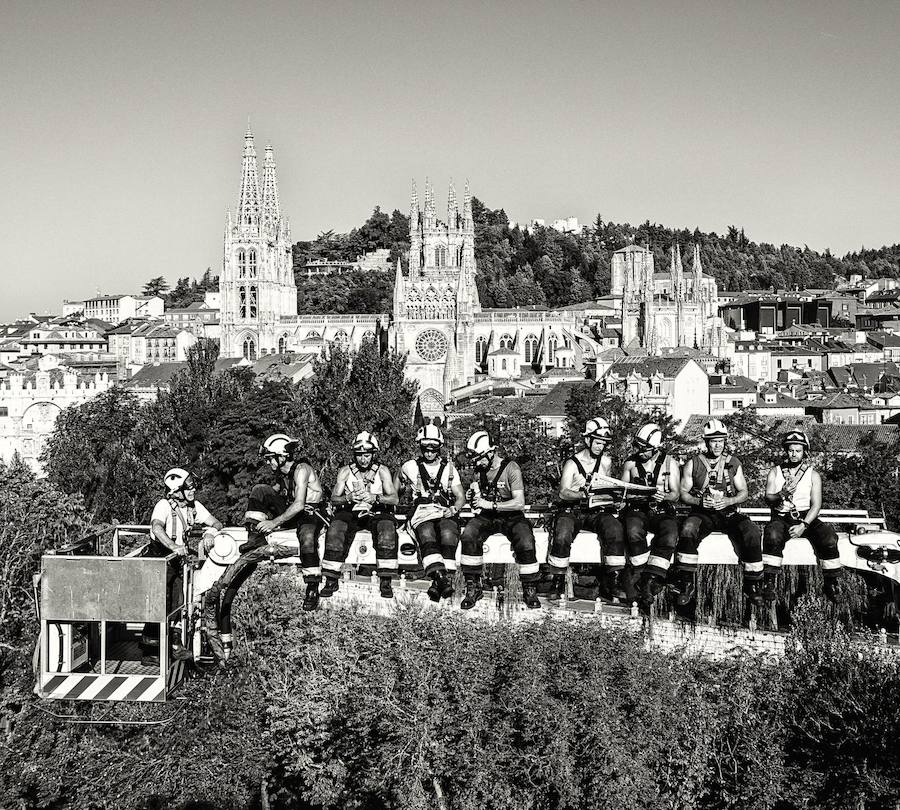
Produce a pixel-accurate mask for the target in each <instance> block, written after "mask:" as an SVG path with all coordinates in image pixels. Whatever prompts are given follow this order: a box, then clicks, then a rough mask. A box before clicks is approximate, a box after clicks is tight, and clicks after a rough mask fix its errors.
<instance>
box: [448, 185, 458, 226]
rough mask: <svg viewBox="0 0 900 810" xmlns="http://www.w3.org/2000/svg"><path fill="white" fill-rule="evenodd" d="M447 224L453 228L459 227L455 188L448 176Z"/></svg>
mask: <svg viewBox="0 0 900 810" xmlns="http://www.w3.org/2000/svg"><path fill="white" fill-rule="evenodd" d="M447 226H448V227H449V228H453V229H454V230H455V229H456V228H458V227H459V207H458V206H457V205H456V188H455V186H454V185H453V178H452V177H451V178H450V191H449V192H448V194H447Z"/></svg>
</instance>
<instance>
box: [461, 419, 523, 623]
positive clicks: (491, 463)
mask: <svg viewBox="0 0 900 810" xmlns="http://www.w3.org/2000/svg"><path fill="white" fill-rule="evenodd" d="M466 457H467V458H468V459H469V460H470V461H471V462H472V463H473V465H474V468H475V480H474V481H473V482H472V483H471V484H470V486H469V490H468V496H467V497H468V499H469V503H470V505H471V507H472V510H473V511H474V513H475V514H474V516H473V517H472V518H471V519H470V520H469V521H468V523H466V527H465V528H464V529H463V533H462V558H461V562H462V571H463V576H464V577H465V581H466V595H465V597H464V598H463V600H462V603H461V604H460V607H461V608H462V609H463V610H468V609H469V608H472V607H474V606H475V603H476V602H477V601H478V600H479V599H481V598H482V596H483V591H482V584H481V577H482V573H483V569H484V556H483V550H484V541H485V540H486V539H487V538H488V537H490V535H492V534H496V533H501V534H504V535H506V537H507V539H508V540H509V542H510V545H511V546H512V552H513V557H514V558H515V560H516V563H518V566H519V579H520V580H521V582H522V601H523V602H524V603H525V605H526V606H527V607H529V608H539V607H540V606H541V603H540V600H539V599H538V596H537V584H536V583H537V579H538V577H539V573H538V561H537V553H536V549H535V543H534V532H533V531H532V528H531V524H530V523H529V522H528V520H527V518H526V517H525V512H524V509H525V482H524V481H523V479H522V470H521V469H520V468H519V465H518V464H517V463H516V462H515V461H513V460H511V459H507V458H502V457H501V456H500V455H499V454H498V453H497V448H496V447H494V444H493V442H491V437H490V436H488V434H487V432H486V431H484V430H478V431H476V432H475V433H473V434H472V435H471V436H470V437H469V440H468V441H467V442H466Z"/></svg>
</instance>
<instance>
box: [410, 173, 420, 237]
mask: <svg viewBox="0 0 900 810" xmlns="http://www.w3.org/2000/svg"><path fill="white" fill-rule="evenodd" d="M418 227H419V194H418V192H417V191H416V178H415V177H414V178H413V181H412V191H410V194H409V230H410V233H412V230H413V228H418Z"/></svg>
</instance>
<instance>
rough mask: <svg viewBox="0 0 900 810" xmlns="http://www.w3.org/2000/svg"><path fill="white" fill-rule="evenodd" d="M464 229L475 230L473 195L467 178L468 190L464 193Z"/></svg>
mask: <svg viewBox="0 0 900 810" xmlns="http://www.w3.org/2000/svg"><path fill="white" fill-rule="evenodd" d="M463 230H466V231H468V230H471V231H474V230H475V226H474V224H473V222H472V195H471V194H470V193H469V181H468V180H466V190H465V193H464V195H463Z"/></svg>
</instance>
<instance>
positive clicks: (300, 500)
mask: <svg viewBox="0 0 900 810" xmlns="http://www.w3.org/2000/svg"><path fill="white" fill-rule="evenodd" d="M308 484H309V470H308V469H307V468H306V466H305V465H301V466H298V467H297V469H296V470H294V500H293V502H292V503H290V504H288V508H287V509H285V510H284V512H282V513H281V514H280V515H278V516H277V517H275V518H272V520H271V521H268V522H270V523H273V524H274V526H273V528H276V529H277V528H278V527H279V526H282V525H283V524H285V523H287V522H288V521H289V520H291V519H292V518H294V517H296V516H297V515H299V514H300V513H301V512H302V511H303V510H304V509H306V487H307V485H308Z"/></svg>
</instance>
